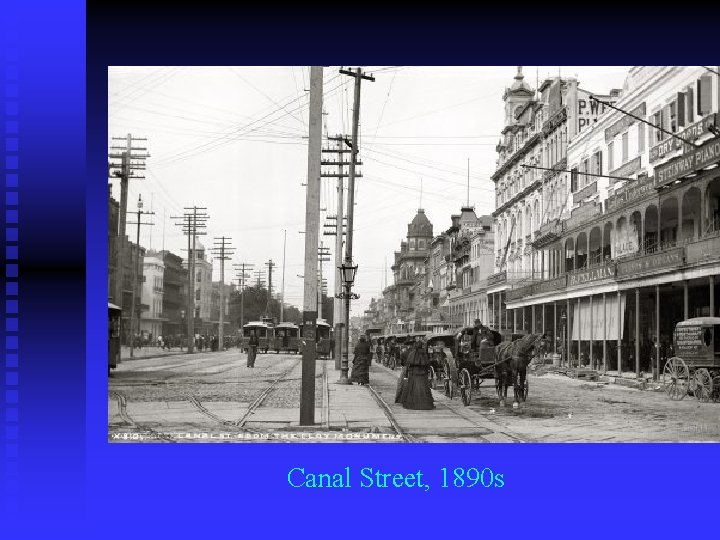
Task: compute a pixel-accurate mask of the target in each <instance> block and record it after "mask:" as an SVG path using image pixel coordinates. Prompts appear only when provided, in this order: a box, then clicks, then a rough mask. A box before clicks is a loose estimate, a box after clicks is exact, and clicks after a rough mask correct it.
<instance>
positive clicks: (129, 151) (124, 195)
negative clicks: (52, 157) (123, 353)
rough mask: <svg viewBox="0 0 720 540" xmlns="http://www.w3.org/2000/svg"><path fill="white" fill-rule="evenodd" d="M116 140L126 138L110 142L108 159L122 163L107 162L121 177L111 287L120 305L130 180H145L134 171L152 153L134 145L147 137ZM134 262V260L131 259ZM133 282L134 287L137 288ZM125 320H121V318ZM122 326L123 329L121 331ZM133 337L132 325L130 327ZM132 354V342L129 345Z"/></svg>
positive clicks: (113, 175)
mask: <svg viewBox="0 0 720 540" xmlns="http://www.w3.org/2000/svg"><path fill="white" fill-rule="evenodd" d="M112 140H113V141H123V142H124V143H125V144H123V145H122V146H121V145H118V146H111V147H110V152H109V153H108V159H113V160H117V159H119V160H120V163H117V162H115V163H111V162H108V177H109V178H119V179H120V216H119V218H118V230H117V231H116V232H117V242H115V250H114V251H115V252H114V253H111V254H110V255H111V256H112V257H114V258H115V264H116V268H117V273H116V281H115V290H113V291H108V293H109V294H110V295H112V299H113V302H114V303H115V304H117V305H118V307H120V308H122V307H123V283H124V266H123V253H124V249H123V248H124V246H125V240H126V238H125V235H126V232H125V231H126V223H127V203H128V184H129V180H130V179H133V180H144V179H145V177H144V176H138V175H136V174H135V171H143V170H145V159H147V158H149V157H150V154H148V153H147V148H144V147H138V146H133V144H134V143H136V142H140V141H147V139H144V138H138V137H133V136H132V135H131V134H130V133H128V134H127V135H126V136H125V137H113V138H112ZM131 263H132V261H131ZM134 287H135V286H134V285H133V290H134ZM131 318H132V316H131ZM121 322H122V321H121ZM120 335H123V330H122V329H121V334H120ZM130 335H131V339H132V329H131V330H130ZM130 353H131V354H132V343H131V348H130Z"/></svg>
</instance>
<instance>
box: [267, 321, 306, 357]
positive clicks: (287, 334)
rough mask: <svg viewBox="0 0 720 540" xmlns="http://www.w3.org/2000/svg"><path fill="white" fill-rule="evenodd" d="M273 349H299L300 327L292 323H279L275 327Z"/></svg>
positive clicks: (286, 350)
mask: <svg viewBox="0 0 720 540" xmlns="http://www.w3.org/2000/svg"><path fill="white" fill-rule="evenodd" d="M273 349H275V352H276V353H278V354H279V353H281V352H284V353H290V352H292V353H297V352H299V351H300V327H299V326H298V325H296V324H293V323H285V322H284V323H280V324H278V325H277V326H276V327H275V337H274V339H273Z"/></svg>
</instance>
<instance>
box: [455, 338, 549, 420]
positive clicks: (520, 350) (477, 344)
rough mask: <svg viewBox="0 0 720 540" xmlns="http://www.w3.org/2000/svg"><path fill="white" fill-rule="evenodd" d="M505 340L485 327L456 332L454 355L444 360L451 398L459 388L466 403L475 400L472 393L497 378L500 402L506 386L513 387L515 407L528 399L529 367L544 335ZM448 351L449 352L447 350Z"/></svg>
mask: <svg viewBox="0 0 720 540" xmlns="http://www.w3.org/2000/svg"><path fill="white" fill-rule="evenodd" d="M506 337H509V338H510V339H505V340H503V336H502V334H500V332H498V331H496V330H493V329H492V328H487V327H483V328H482V329H481V330H480V332H478V331H477V330H476V329H475V328H471V327H467V328H463V329H462V330H460V332H458V333H457V334H456V335H455V342H454V350H453V355H452V356H449V355H448V356H447V358H445V359H444V368H443V379H444V386H445V394H446V395H447V396H448V397H450V398H451V399H452V397H453V396H454V394H455V390H456V389H457V391H458V393H459V394H460V399H461V400H462V403H463V405H465V406H468V405H470V403H472V399H473V393H474V392H475V393H479V392H480V385H481V384H482V383H483V382H484V381H485V380H486V379H495V390H496V392H497V395H498V398H499V399H500V401H501V403H503V404H504V401H505V398H506V397H507V389H508V387H509V386H510V385H512V386H513V390H514V394H515V399H514V402H513V406H517V405H516V404H517V403H518V402H519V401H525V400H526V399H527V396H528V392H529V390H530V384H529V382H528V379H527V376H526V375H527V366H528V364H529V363H530V361H531V360H532V358H533V356H534V354H535V350H536V349H537V348H538V347H539V346H541V345H542V343H543V340H544V337H543V336H542V335H539V334H527V335H522V334H512V335H508V336H506ZM446 354H447V353H446Z"/></svg>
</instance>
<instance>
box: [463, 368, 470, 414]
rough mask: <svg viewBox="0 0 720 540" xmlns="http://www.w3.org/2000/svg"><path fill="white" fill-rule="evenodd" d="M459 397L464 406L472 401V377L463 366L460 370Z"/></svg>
mask: <svg viewBox="0 0 720 540" xmlns="http://www.w3.org/2000/svg"><path fill="white" fill-rule="evenodd" d="M460 398H461V399H462V402H463V405H465V406H466V407H467V406H468V405H470V403H471V402H472V379H471V378H470V372H469V371H468V370H467V369H465V368H463V369H462V370H461V371H460Z"/></svg>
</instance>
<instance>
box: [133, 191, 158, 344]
mask: <svg viewBox="0 0 720 540" xmlns="http://www.w3.org/2000/svg"><path fill="white" fill-rule="evenodd" d="M142 208H143V202H142V196H139V197H138V203H137V224H136V225H137V242H136V245H135V251H136V255H135V265H134V267H133V281H132V302H131V303H130V358H132V357H133V351H134V350H135V341H134V339H133V338H134V336H135V318H136V317H135V297H136V296H137V292H136V291H137V281H138V276H139V275H140V226H141V225H150V226H152V225H154V223H142V222H141V221H140V218H141V217H142V216H154V215H155V212H143V209H142ZM140 294H141V295H142V291H140ZM141 298H142V297H141ZM140 301H142V300H140ZM139 311H140V310H139V309H138V314H137V320H138V325H137V326H138V331H139V330H140V313H139Z"/></svg>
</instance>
